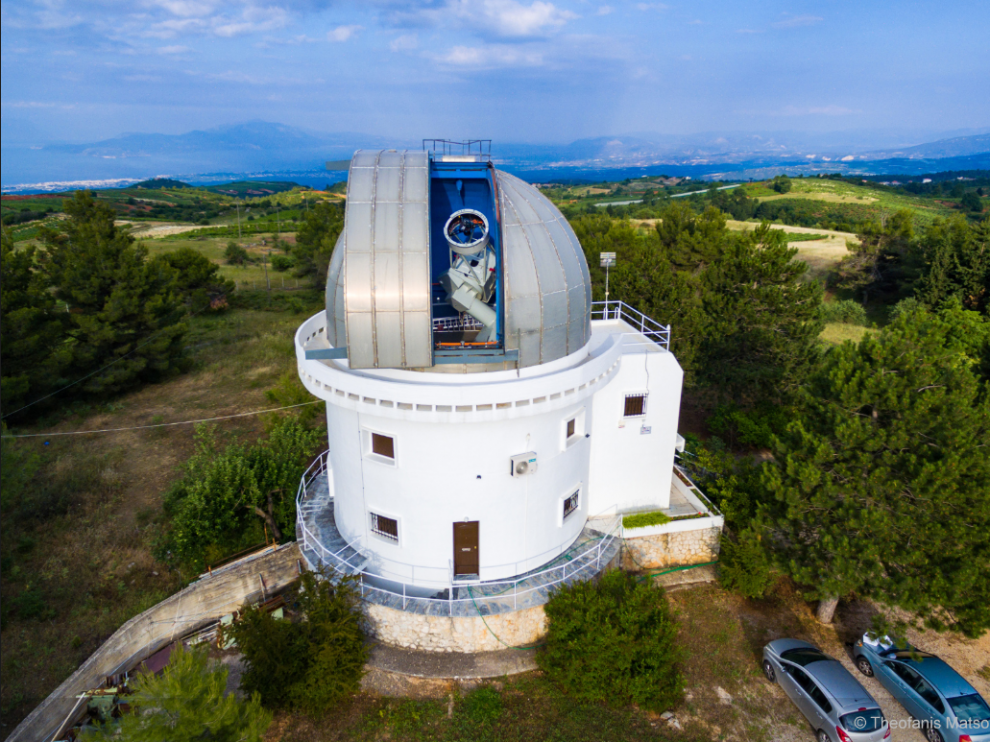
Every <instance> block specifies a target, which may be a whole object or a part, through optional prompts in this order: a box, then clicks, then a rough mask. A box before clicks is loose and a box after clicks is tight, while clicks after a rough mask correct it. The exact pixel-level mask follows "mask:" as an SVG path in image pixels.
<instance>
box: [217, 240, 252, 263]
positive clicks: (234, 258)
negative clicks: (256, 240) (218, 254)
mask: <svg viewBox="0 0 990 742" xmlns="http://www.w3.org/2000/svg"><path fill="white" fill-rule="evenodd" d="M223 256H224V258H226V259H227V262H228V263H230V264H231V265H244V264H245V263H248V262H250V260H251V258H250V257H249V256H248V251H247V250H245V249H244V248H243V247H241V246H240V245H238V244H237V243H236V242H228V243H227V249H226V250H224V252H223Z"/></svg>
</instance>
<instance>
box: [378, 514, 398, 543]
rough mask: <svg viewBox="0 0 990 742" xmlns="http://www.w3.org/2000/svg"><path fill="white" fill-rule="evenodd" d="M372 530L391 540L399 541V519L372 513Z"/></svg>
mask: <svg viewBox="0 0 990 742" xmlns="http://www.w3.org/2000/svg"><path fill="white" fill-rule="evenodd" d="M371 532H372V533H374V534H375V535H377V536H381V537H382V538H385V539H388V540H389V541H395V542H396V543H398V542H399V521H397V520H396V519H395V518H386V517H385V516H384V515H378V514H377V513H371Z"/></svg>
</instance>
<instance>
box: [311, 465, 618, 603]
mask: <svg viewBox="0 0 990 742" xmlns="http://www.w3.org/2000/svg"><path fill="white" fill-rule="evenodd" d="M327 475H328V472H327V471H326V470H324V471H322V472H320V473H319V474H317V475H316V476H314V477H313V478H312V479H310V480H309V481H308V482H307V483H306V484H305V485H303V486H302V487H301V488H300V493H299V498H298V500H297V511H296V539H297V541H298V543H299V546H300V551H301V553H302V555H303V558H304V559H305V560H306V563H307V564H308V566H309V568H310V569H315V568H316V567H318V566H320V565H325V566H326V567H328V568H331V569H333V570H334V571H335V572H337V573H341V574H349V575H359V576H360V577H361V593H362V598H363V599H364V600H365V601H367V602H369V603H375V604H378V605H383V606H387V607H389V608H395V609H398V610H403V611H406V612H409V613H416V614H420V615H429V616H477V615H479V614H480V615H482V616H490V615H494V614H498V613H507V612H510V611H516V610H522V609H525V608H533V607H535V606H539V605H543V604H545V603H546V602H547V601H548V600H549V599H550V594H551V592H552V591H553V589H554V588H555V587H556V586H557V585H561V584H569V583H571V582H574V581H575V580H585V579H588V578H589V577H591V576H593V575H595V574H597V573H598V572H600V571H601V570H603V569H604V568H605V567H606V566H607V565H608V564H609V562H611V561H612V560H613V559H614V558H615V557H616V556H618V554H619V549H620V548H621V546H622V541H621V539H620V538H618V526H619V522H618V519H617V518H604V519H590V520H589V521H588V523H587V524H586V525H585V527H584V530H583V531H582V532H581V534H580V535H579V536H578V538H577V540H576V541H575V542H574V544H573V545H572V546H571V547H570V548H569V549H568V550H567V551H565V552H564V553H563V554H561V555H560V556H558V557H556V558H555V559H553V560H551V561H550V562H548V563H547V564H544V565H543V566H542V567H539V568H538V569H535V570H532V571H530V572H526V573H524V574H522V575H519V576H518V577H515V578H513V579H512V580H499V581H496V582H481V583H477V582H472V583H471V584H470V585H461V586H458V585H455V586H454V587H453V588H448V589H444V590H441V591H440V592H438V593H436V594H434V595H433V596H432V597H430V598H416V597H411V596H406V595H403V594H402V593H397V592H392V591H388V590H384V589H382V588H380V587H375V586H374V584H373V582H374V579H373V578H375V575H374V574H372V573H370V572H368V573H365V569H366V568H367V566H368V560H367V558H366V557H365V556H364V555H363V554H361V552H360V551H358V550H356V549H354V548H353V547H352V546H351V545H349V544H348V543H347V542H346V540H345V539H344V537H343V536H342V535H341V534H340V531H339V530H337V524H336V522H335V521H334V513H333V499H332V498H331V497H330V488H329V486H328V481H327ZM366 578H372V580H367V579H366Z"/></svg>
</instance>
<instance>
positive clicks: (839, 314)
mask: <svg viewBox="0 0 990 742" xmlns="http://www.w3.org/2000/svg"><path fill="white" fill-rule="evenodd" d="M820 312H821V317H822V320H823V321H825V322H843V323H845V324H847V325H860V326H863V327H865V326H866V310H865V309H863V306H862V304H860V303H859V302H856V301H852V300H851V299H843V300H841V301H830V302H825V303H823V304H822V307H821V310H820Z"/></svg>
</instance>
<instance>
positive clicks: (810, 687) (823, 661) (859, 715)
mask: <svg viewBox="0 0 990 742" xmlns="http://www.w3.org/2000/svg"><path fill="white" fill-rule="evenodd" d="M763 674H764V675H766V677H767V680H769V681H770V682H771V683H779V684H780V687H781V688H783V689H784V692H785V693H786V694H787V695H788V696H789V697H790V699H791V700H792V701H793V702H794V705H795V706H797V707H798V709H800V711H801V713H802V714H804V716H805V718H806V719H807V720H808V721H809V722H810V723H811V726H812V727H813V728H814V729H815V734H816V735H817V736H818V742H881V740H885V739H888V738H889V737H890V725H889V724H887V720H886V719H885V718H884V716H883V711H881V710H880V705H879V704H878V703H877V702H876V701H874V700H873V696H871V695H870V694H869V693H868V692H867V691H866V688H864V687H863V686H862V685H860V684H859V681H858V680H856V678H854V677H853V676H852V674H851V673H850V672H849V671H848V670H846V668H845V667H843V666H842V663H841V662H839V661H838V660H835V659H833V658H832V657H829V656H828V655H827V654H825V653H824V652H822V650H820V649H819V648H818V647H816V646H815V645H814V644H809V643H808V642H805V641H801V640H799V639H777V640H775V641H772V642H770V643H769V644H767V645H766V646H765V647H764V648H763Z"/></svg>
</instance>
